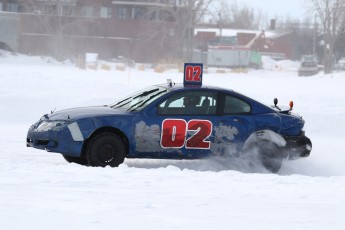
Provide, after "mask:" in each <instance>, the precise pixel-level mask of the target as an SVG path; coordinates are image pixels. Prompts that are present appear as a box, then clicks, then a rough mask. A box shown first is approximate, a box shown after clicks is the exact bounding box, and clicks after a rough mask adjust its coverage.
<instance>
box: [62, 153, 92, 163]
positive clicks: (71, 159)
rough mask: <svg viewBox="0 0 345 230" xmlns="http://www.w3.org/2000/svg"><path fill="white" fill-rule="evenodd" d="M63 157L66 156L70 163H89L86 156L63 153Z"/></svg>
mask: <svg viewBox="0 0 345 230" xmlns="http://www.w3.org/2000/svg"><path fill="white" fill-rule="evenodd" d="M62 156H63V158H65V160H66V161H67V162H68V163H76V164H80V165H88V161H87V159H86V158H85V157H72V156H67V155H62Z"/></svg>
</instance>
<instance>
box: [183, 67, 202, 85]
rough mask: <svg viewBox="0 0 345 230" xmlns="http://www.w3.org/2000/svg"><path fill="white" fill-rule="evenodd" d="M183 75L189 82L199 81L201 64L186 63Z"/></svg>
mask: <svg viewBox="0 0 345 230" xmlns="http://www.w3.org/2000/svg"><path fill="white" fill-rule="evenodd" d="M185 71H186V72H185V76H186V81H191V82H201V78H200V76H201V72H202V69H201V66H191V65H188V66H186V70H185Z"/></svg>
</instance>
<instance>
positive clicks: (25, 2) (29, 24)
mask: <svg viewBox="0 0 345 230" xmlns="http://www.w3.org/2000/svg"><path fill="white" fill-rule="evenodd" d="M184 7H185V0H132V1H130V0H127V1H126V0H116V1H115V0H97V1H95V0H0V48H1V46H2V48H4V47H8V48H9V49H12V50H13V51H16V52H21V53H27V54H33V55H54V56H58V57H61V58H68V57H75V56H77V55H78V54H82V53H86V52H95V53H99V55H100V57H102V58H114V57H117V56H124V57H127V58H130V59H134V60H136V61H141V62H152V61H157V60H159V59H168V58H179V57H181V53H182V50H183V44H182V43H183V42H182V39H181V38H183V37H184V35H181V31H183V30H180V28H179V26H178V23H177V20H178V19H179V15H181V14H183V12H184ZM182 33H183V32H182Z"/></svg>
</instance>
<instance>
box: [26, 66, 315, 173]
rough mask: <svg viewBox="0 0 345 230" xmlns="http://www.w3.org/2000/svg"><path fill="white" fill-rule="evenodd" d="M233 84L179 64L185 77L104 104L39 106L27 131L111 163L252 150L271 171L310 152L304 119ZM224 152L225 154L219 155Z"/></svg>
mask: <svg viewBox="0 0 345 230" xmlns="http://www.w3.org/2000/svg"><path fill="white" fill-rule="evenodd" d="M274 104H275V105H274V106H273V107H269V106H266V105H263V104H261V103H259V102H257V101H256V100H254V99H252V98H249V97H247V96H244V95H242V94H240V93H238V92H235V91H233V90H229V89H224V88H219V87H211V86H203V85H202V64H185V77H184V84H174V83H172V82H171V81H169V82H168V83H166V84H160V85H154V86H150V87H148V88H145V89H143V90H140V91H139V92H136V93H134V94H131V95H129V96H127V97H124V98H123V99H120V100H118V101H116V102H115V103H113V104H111V105H106V106H97V107H85V108H74V109H67V110H62V111H58V112H52V113H51V114H45V115H44V116H43V117H42V118H41V119H40V120H39V121H37V122H36V123H35V124H33V125H32V126H31V127H30V128H29V131H28V134H27V139H26V144H27V146H29V147H34V148H37V149H42V150H46V151H48V152H57V153H61V154H62V155H63V156H64V158H65V159H66V160H67V161H68V162H75V163H79V164H82V165H90V166H102V167H104V166H107V165H109V166H112V167H117V166H118V165H119V164H121V163H122V162H123V161H124V159H125V158H156V159H196V158H205V157H210V156H214V155H216V156H219V155H232V154H233V153H236V154H234V156H235V155H239V154H247V153H250V152H253V151H256V152H257V153H258V157H259V159H260V161H261V163H262V165H263V166H264V167H265V168H266V169H267V170H269V171H271V172H277V171H278V170H279V169H280V167H281V165H282V162H283V160H284V159H295V158H301V157H307V156H309V154H310V152H311V149H312V143H311V141H310V139H309V138H308V137H306V136H305V134H304V130H303V126H304V120H303V119H302V117H300V116H299V115H296V114H293V113H292V112H291V110H292V108H293V103H292V102H291V104H290V107H289V108H288V109H286V110H283V109H281V108H279V107H278V105H277V104H278V101H277V100H275V101H274ZM226 159H227V160H229V158H226Z"/></svg>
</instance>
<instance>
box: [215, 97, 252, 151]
mask: <svg viewBox="0 0 345 230" xmlns="http://www.w3.org/2000/svg"><path fill="white" fill-rule="evenodd" d="M220 98H221V103H220V107H221V108H220V116H219V117H218V118H219V119H218V120H217V122H215V127H214V132H215V134H214V136H215V143H216V144H215V145H214V146H215V148H217V149H215V150H213V151H215V152H220V153H224V154H230V155H231V154H234V153H237V152H238V151H239V150H241V149H242V146H243V144H244V142H245V140H246V139H247V138H248V136H249V135H250V134H251V133H252V132H253V130H254V127H255V124H254V120H253V116H252V115H251V113H252V107H251V104H250V103H249V102H247V101H246V100H245V99H243V98H241V97H239V96H238V95H236V94H231V93H222V95H221V97H220Z"/></svg>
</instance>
